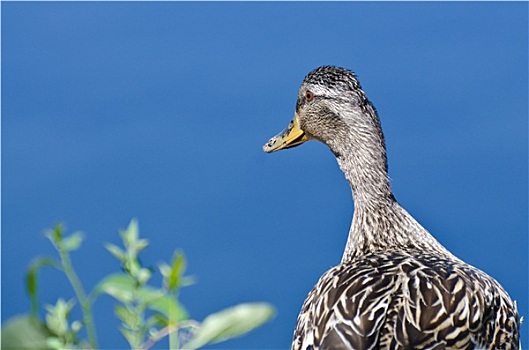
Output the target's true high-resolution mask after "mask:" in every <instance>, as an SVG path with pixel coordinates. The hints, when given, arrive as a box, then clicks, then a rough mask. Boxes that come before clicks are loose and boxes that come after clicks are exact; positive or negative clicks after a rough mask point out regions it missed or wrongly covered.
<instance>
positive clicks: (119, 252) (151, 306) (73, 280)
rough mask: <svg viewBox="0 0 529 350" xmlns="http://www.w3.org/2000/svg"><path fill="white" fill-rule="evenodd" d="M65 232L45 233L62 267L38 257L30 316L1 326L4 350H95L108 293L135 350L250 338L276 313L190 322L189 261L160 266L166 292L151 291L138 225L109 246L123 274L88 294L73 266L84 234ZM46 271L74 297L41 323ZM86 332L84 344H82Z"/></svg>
mask: <svg viewBox="0 0 529 350" xmlns="http://www.w3.org/2000/svg"><path fill="white" fill-rule="evenodd" d="M63 231H64V229H63V227H62V226H61V225H57V226H56V227H55V228H54V229H53V230H50V231H48V232H47V233H46V236H47V237H48V239H49V240H50V241H51V242H52V244H53V245H54V247H55V248H56V250H57V252H58V253H59V260H58V261H57V260H56V259H53V258H39V259H36V260H35V261H34V262H33V263H32V264H30V267H29V269H28V273H27V275H26V284H27V290H28V293H29V296H30V299H31V309H30V314H29V315H22V316H17V317H14V318H13V319H11V320H8V322H7V324H6V325H5V326H3V327H2V349H17V350H22V349H32V350H40V349H87V348H90V349H97V348H98V340H97V334H96V328H95V325H94V318H93V316H92V305H93V304H94V303H95V301H96V300H97V298H98V297H99V296H100V295H103V294H105V295H109V296H111V297H112V298H114V299H115V300H116V304H115V306H114V314H115V315H116V317H117V318H118V319H119V321H120V323H121V326H120V332H121V334H122V335H123V336H124V337H125V339H126V340H127V341H128V343H129V345H130V348H131V349H149V348H151V347H152V346H153V345H154V344H155V343H156V342H158V341H160V340H161V339H163V338H165V337H168V338H169V347H170V348H171V349H181V348H183V347H185V348H186V349H197V348H200V347H202V346H204V345H206V344H211V343H216V342H221V341H224V340H227V339H231V338H234V337H238V336H241V335H243V334H246V333H248V332H250V331H251V330H253V329H255V328H257V327H259V326H261V325H262V324H264V323H266V322H267V321H269V320H270V319H271V318H272V316H273V314H274V310H273V308H272V307H271V306H270V305H269V304H267V303H244V304H239V305H237V306H234V307H231V308H228V309H225V310H222V311H220V312H216V313H213V314H211V315H209V316H207V317H206V318H205V319H204V321H203V322H198V321H195V320H193V319H190V318H189V317H188V314H187V312H186V310H185V308H184V307H183V306H182V305H181V304H180V302H179V300H178V293H179V291H180V289H181V288H182V287H185V286H188V285H190V284H192V283H193V279H192V278H191V277H189V276H185V275H184V272H185V268H186V260H185V257H184V255H183V254H182V253H181V252H178V251H177V252H175V253H174V255H173V258H172V260H171V261H170V263H169V264H167V263H160V264H159V266H158V271H159V272H160V274H161V276H162V286H161V287H155V286H152V285H150V284H149V281H150V280H151V277H152V275H153V273H155V272H156V271H155V269H149V268H146V267H144V266H142V264H141V262H140V260H139V254H140V252H141V251H143V250H144V249H145V248H147V246H148V241H147V240H146V239H142V238H140V236H139V227H138V223H137V221H136V220H132V221H131V222H130V224H129V225H128V227H127V229H126V230H122V231H120V236H121V239H122V242H123V248H120V247H118V246H116V245H113V244H106V245H105V247H106V249H107V250H108V251H109V252H110V253H111V254H112V255H113V256H114V257H116V258H117V259H118V260H119V262H120V264H121V268H122V272H120V273H114V274H111V275H109V276H106V277H105V278H103V279H102V280H101V281H100V282H99V283H98V284H97V285H96V286H95V287H94V289H93V290H92V292H91V293H90V294H86V292H85V290H84V288H83V286H82V284H81V282H80V280H79V278H78V276H77V274H76V272H75V270H74V268H73V266H72V262H71V260H70V252H72V251H74V250H76V249H78V248H79V247H80V246H81V244H82V241H83V235H82V234H81V233H79V232H76V233H73V234H71V235H69V236H65V235H64V232H63ZM43 267H54V268H57V269H59V270H61V271H62V272H64V274H65V275H66V277H67V278H68V280H69V282H70V284H71V286H72V288H73V290H74V292H75V299H74V300H68V301H65V300H63V299H61V298H59V299H58V300H57V302H56V304H55V305H46V306H45V309H46V315H45V319H44V321H42V320H39V318H38V310H39V301H38V293H37V291H38V283H37V275H38V271H39V270H40V269H41V268H43ZM76 305H80V308H81V311H82V315H83V317H82V320H71V319H70V318H71V317H70V312H71V310H72V309H73V308H74V307H75V306H76ZM83 328H84V329H85V331H86V336H87V339H81V338H80V334H81V332H80V331H81V330H82V329H83Z"/></svg>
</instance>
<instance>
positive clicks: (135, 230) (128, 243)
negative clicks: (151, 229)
mask: <svg viewBox="0 0 529 350" xmlns="http://www.w3.org/2000/svg"><path fill="white" fill-rule="evenodd" d="M139 233H140V227H139V225H138V220H136V219H132V220H130V223H129V226H128V227H127V229H126V230H124V231H123V230H121V231H120V235H121V238H122V239H123V244H124V245H125V247H134V246H135V245H136V244H137V242H138V237H139Z"/></svg>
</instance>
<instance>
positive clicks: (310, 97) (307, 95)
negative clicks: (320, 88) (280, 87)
mask: <svg viewBox="0 0 529 350" xmlns="http://www.w3.org/2000/svg"><path fill="white" fill-rule="evenodd" d="M312 100H314V93H312V91H308V90H307V92H305V101H307V102H310V101H312Z"/></svg>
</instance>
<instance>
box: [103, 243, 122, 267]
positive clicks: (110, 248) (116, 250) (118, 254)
mask: <svg viewBox="0 0 529 350" xmlns="http://www.w3.org/2000/svg"><path fill="white" fill-rule="evenodd" d="M105 248H106V250H108V251H109V252H110V254H112V255H114V256H115V257H116V259H118V260H119V261H120V262H122V263H123V262H124V261H125V252H124V251H123V250H121V248H119V247H118V246H117V245H114V244H112V243H105Z"/></svg>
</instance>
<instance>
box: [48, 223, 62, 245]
mask: <svg viewBox="0 0 529 350" xmlns="http://www.w3.org/2000/svg"><path fill="white" fill-rule="evenodd" d="M63 230H64V228H63V226H62V224H57V225H55V227H54V228H53V229H51V230H47V231H46V232H45V236H46V237H48V239H49V240H50V241H51V243H52V244H53V245H54V246H55V248H57V249H58V247H59V245H60V243H61V241H62V232H63Z"/></svg>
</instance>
